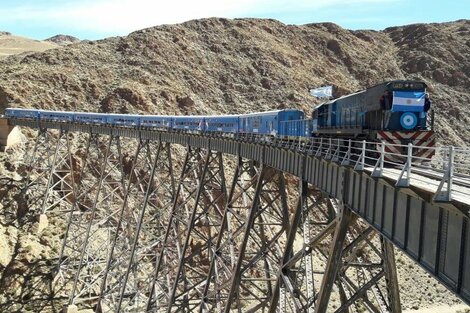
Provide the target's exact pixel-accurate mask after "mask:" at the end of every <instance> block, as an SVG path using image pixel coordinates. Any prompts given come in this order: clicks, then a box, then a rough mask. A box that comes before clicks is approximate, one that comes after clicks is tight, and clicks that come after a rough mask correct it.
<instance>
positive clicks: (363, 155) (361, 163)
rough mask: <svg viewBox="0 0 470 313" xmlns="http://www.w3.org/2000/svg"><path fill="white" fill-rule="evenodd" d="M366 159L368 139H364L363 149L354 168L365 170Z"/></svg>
mask: <svg viewBox="0 0 470 313" xmlns="http://www.w3.org/2000/svg"><path fill="white" fill-rule="evenodd" d="M365 159H366V141H365V140H363V141H362V149H361V155H360V156H359V158H358V159H357V161H356V165H355V166H354V170H356V171H363V170H364V167H365Z"/></svg>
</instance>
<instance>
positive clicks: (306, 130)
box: [280, 120, 317, 137]
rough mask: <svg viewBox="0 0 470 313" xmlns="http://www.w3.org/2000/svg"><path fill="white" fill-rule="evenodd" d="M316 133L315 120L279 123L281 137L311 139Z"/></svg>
mask: <svg viewBox="0 0 470 313" xmlns="http://www.w3.org/2000/svg"><path fill="white" fill-rule="evenodd" d="M316 131H317V120H292V121H281V132H280V133H282V134H284V135H283V136H289V137H312V136H314V134H315V132H316Z"/></svg>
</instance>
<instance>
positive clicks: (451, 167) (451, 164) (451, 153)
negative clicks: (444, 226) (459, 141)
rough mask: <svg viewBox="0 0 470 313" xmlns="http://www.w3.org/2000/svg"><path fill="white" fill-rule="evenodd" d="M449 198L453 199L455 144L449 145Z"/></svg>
mask: <svg viewBox="0 0 470 313" xmlns="http://www.w3.org/2000/svg"><path fill="white" fill-rule="evenodd" d="M447 177H448V181H447V199H448V201H450V200H451V199H452V183H453V177H454V146H450V147H449V164H448V165H447Z"/></svg>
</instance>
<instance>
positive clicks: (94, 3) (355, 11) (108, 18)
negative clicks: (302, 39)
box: [0, 0, 470, 39]
mask: <svg viewBox="0 0 470 313" xmlns="http://www.w3.org/2000/svg"><path fill="white" fill-rule="evenodd" d="M213 16H217V17H228V18H236V17H261V18H274V19H278V20H280V21H282V22H284V23H286V24H306V23H312V22H334V23H337V24H339V25H341V26H342V27H345V28H350V29H377V30H380V29H384V28H386V27H389V26H396V25H404V24H411V23H423V22H445V21H453V20H457V19H469V18H470V0H427V1H426V0H192V1H189V0H165V1H162V0H81V1H74V0H21V1H18V0H0V30H3V31H9V32H12V33H14V34H17V35H21V36H26V37H30V38H35V39H45V38H48V37H51V36H53V35H56V34H59V33H62V34H68V35H73V36H76V37H79V38H80V39H100V38H105V37H109V36H121V35H127V34H128V33H130V32H132V31H135V30H138V29H142V28H145V27H150V26H156V25H161V24H173V23H180V22H184V21H187V20H191V19H195V18H203V17H213Z"/></svg>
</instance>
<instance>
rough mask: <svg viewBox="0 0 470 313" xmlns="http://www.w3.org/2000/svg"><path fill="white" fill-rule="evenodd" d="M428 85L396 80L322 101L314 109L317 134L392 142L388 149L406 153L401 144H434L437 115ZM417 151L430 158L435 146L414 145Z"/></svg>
mask: <svg viewBox="0 0 470 313" xmlns="http://www.w3.org/2000/svg"><path fill="white" fill-rule="evenodd" d="M426 87H427V86H426V84H425V83H424V82H421V81H410V80H395V81H389V82H385V83H382V84H379V85H376V86H373V87H369V88H367V89H365V90H361V91H358V92H355V93H353V94H350V95H346V96H344V97H340V98H337V99H333V100H330V101H328V102H326V103H323V104H320V105H318V106H317V107H315V108H314V110H313V112H312V120H314V121H316V124H317V128H316V129H315V131H314V134H315V135H316V136H323V137H335V138H356V139H364V140H367V141H373V142H383V143H385V144H389V145H386V146H385V149H386V151H387V152H391V153H396V154H406V153H404V150H405V149H406V148H405V147H400V146H399V145H403V146H406V145H407V144H409V143H411V144H412V145H414V146H421V147H434V145H435V136H434V132H433V124H434V123H433V120H434V116H433V114H432V111H431V110H430V109H431V100H430V99H429V97H428V95H427V93H426ZM414 153H415V156H417V157H425V158H430V157H431V156H432V155H433V153H434V150H433V149H425V148H423V149H415V150H414ZM388 158H392V159H393V157H390V156H389V157H388ZM395 160H398V158H397V157H395Z"/></svg>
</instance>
